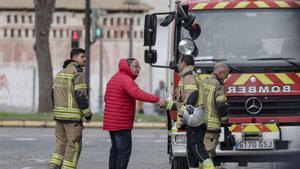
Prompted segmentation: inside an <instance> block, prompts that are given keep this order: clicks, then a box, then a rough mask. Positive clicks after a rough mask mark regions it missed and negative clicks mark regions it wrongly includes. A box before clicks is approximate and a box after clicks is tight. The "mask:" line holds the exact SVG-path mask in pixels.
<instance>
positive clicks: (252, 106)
mask: <svg viewBox="0 0 300 169" xmlns="http://www.w3.org/2000/svg"><path fill="white" fill-rule="evenodd" d="M245 108H246V110H247V112H248V113H250V114H257V113H259V112H260V111H261V109H262V102H261V101H260V100H259V99H258V98H257V97H251V98H249V99H247V101H246V103H245Z"/></svg>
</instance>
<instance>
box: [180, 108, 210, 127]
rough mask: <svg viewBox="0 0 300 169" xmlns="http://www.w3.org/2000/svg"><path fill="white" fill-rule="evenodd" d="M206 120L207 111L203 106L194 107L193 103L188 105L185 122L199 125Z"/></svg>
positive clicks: (189, 124) (184, 114)
mask: <svg viewBox="0 0 300 169" xmlns="http://www.w3.org/2000/svg"><path fill="white" fill-rule="evenodd" d="M204 120H205V111H204V109H203V108H202V107H197V108H195V107H193V106H192V105H187V106H186V108H185V111H184V113H183V123H185V124H187V125H188V126H191V127H198V126H200V125H201V124H202V123H204Z"/></svg>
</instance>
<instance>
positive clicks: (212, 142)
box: [199, 63, 229, 159]
mask: <svg viewBox="0 0 300 169" xmlns="http://www.w3.org/2000/svg"><path fill="white" fill-rule="evenodd" d="M228 74H229V68H228V66H227V65H225V64H224V63H217V64H215V66H214V70H213V73H212V74H211V76H209V77H207V78H206V79H204V80H202V83H201V92H200V100H199V102H200V103H199V104H200V105H201V106H204V109H205V112H206V124H207V130H206V133H205V136H204V145H205V148H206V150H207V152H208V153H209V156H210V157H211V158H212V159H213V158H214V157H215V154H216V146H217V145H218V143H219V136H220V132H221V123H227V120H228V117H227V99H226V95H225V89H224V80H225V79H226V78H227V77H228Z"/></svg>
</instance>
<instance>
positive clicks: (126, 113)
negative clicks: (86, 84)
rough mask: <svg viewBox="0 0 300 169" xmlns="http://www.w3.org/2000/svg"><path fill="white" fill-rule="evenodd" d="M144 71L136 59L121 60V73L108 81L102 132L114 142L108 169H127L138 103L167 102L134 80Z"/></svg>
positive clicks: (161, 103)
mask: <svg viewBox="0 0 300 169" xmlns="http://www.w3.org/2000/svg"><path fill="white" fill-rule="evenodd" d="M140 70H141V67H140V65H139V62H138V61H137V60H136V59H133V58H129V59H121V60H120V62H119V71H118V72H117V73H116V74H115V75H114V76H113V77H112V78H111V79H110V80H109V82H108V83H107V86H106V92H105V98H104V101H105V110H104V122H103V129H104V130H108V131H109V134H110V139H111V143H112V146H111V149H110V156H109V169H126V168H127V165H128V162H129V158H130V154H131V148H132V141H131V130H132V127H133V122H134V117H135V102H136V99H137V100H141V101H144V102H152V103H158V104H160V105H161V106H163V105H164V104H165V101H163V100H161V99H160V98H159V97H158V96H154V95H152V94H150V93H147V92H145V91H143V90H141V89H140V88H139V87H138V85H137V84H136V83H135V82H134V80H135V79H136V78H137V77H138V75H139V73H140Z"/></svg>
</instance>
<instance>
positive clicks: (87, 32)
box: [85, 0, 91, 89]
mask: <svg viewBox="0 0 300 169" xmlns="http://www.w3.org/2000/svg"><path fill="white" fill-rule="evenodd" d="M90 25H91V1H90V0H85V54H86V57H87V64H86V69H85V74H86V82H87V85H88V89H90V60H91V59H90V46H91V42H90V27H91V26H90Z"/></svg>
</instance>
